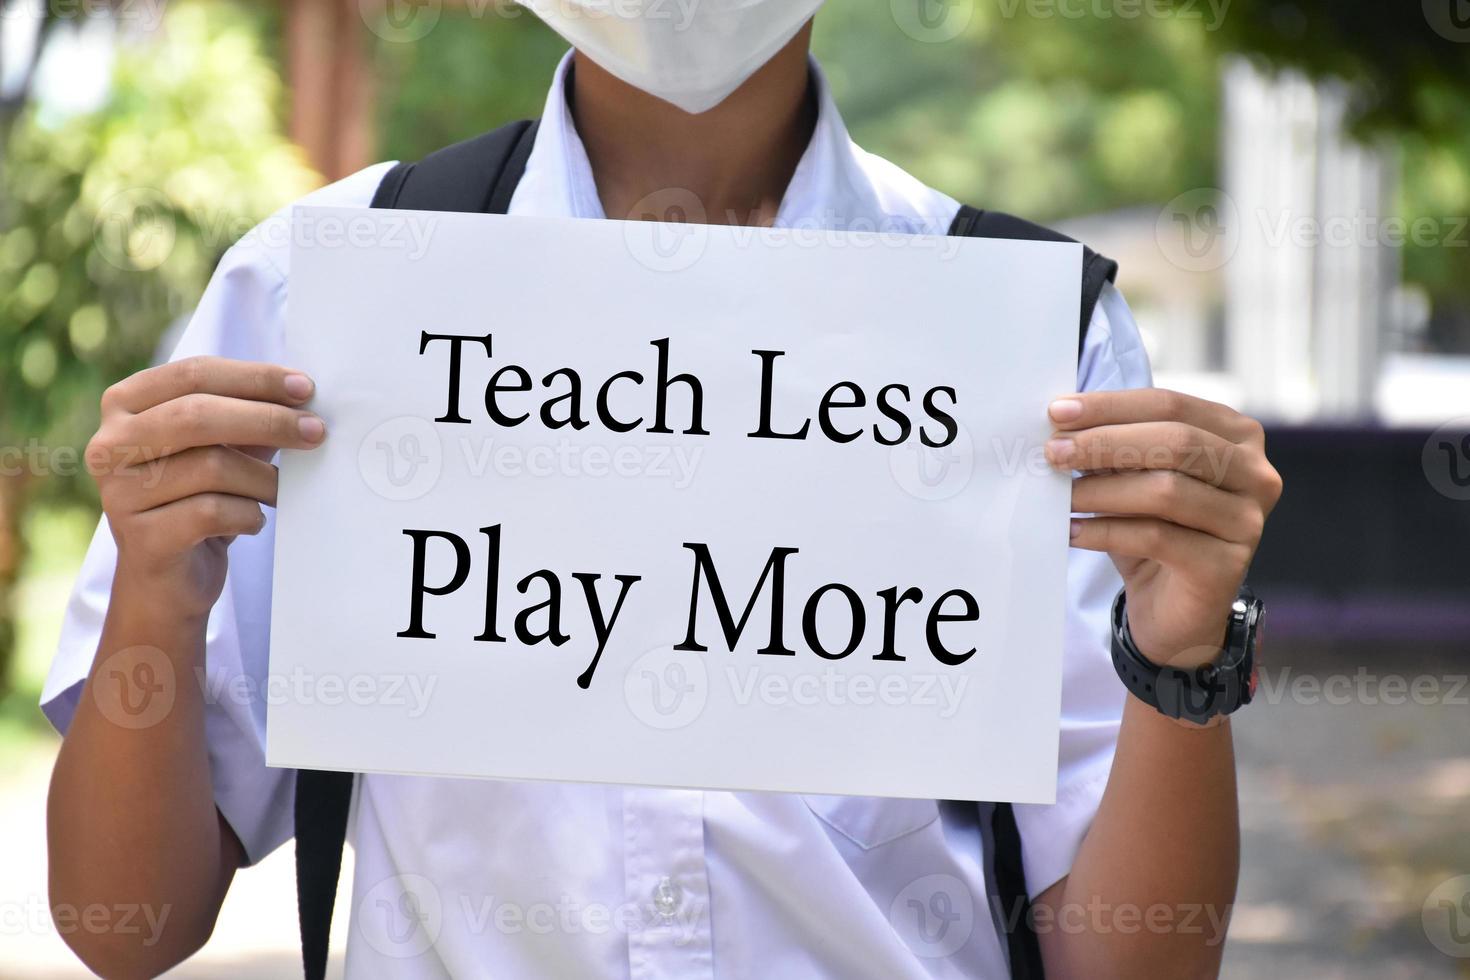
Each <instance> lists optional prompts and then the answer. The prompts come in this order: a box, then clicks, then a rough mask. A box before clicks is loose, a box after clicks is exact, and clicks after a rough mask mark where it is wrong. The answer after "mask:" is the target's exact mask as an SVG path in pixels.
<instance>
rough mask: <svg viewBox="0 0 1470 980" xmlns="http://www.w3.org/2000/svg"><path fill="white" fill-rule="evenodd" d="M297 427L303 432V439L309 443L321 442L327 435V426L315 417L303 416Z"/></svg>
mask: <svg viewBox="0 0 1470 980" xmlns="http://www.w3.org/2000/svg"><path fill="white" fill-rule="evenodd" d="M296 426H297V428H299V429H300V430H301V438H303V439H305V440H306V441H307V442H321V441H322V437H323V436H325V435H326V434H327V427H326V425H325V424H324V423H323V422H322V420H321V419H319V418H317V417H316V416H315V415H303V416H301V418H300V420H298V421H297V423H296Z"/></svg>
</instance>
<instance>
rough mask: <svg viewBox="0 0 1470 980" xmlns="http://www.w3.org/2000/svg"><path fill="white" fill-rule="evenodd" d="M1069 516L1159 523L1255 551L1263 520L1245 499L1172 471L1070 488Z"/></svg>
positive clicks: (1085, 481) (1085, 480)
mask: <svg viewBox="0 0 1470 980" xmlns="http://www.w3.org/2000/svg"><path fill="white" fill-rule="evenodd" d="M1072 510H1073V511H1074V512H1075V513H1079V514H1104V515H1119V516H1128V517H1157V518H1160V519H1162V520H1165V521H1168V522H1169V523H1171V524H1178V525H1180V526H1181V527H1187V528H1192V529H1194V530H1196V531H1203V532H1204V533H1205V534H1208V535H1211V536H1212V537H1216V538H1221V539H1222V540H1225V541H1234V542H1237V543H1240V544H1248V545H1250V546H1251V547H1254V546H1255V545H1256V543H1257V542H1259V541H1260V540H1261V531H1262V529H1263V528H1264V526H1265V517H1264V516H1263V515H1262V513H1261V508H1260V506H1259V505H1258V504H1256V503H1255V501H1254V500H1252V499H1251V498H1249V497H1244V496H1241V495H1240V494H1234V493H1227V492H1225V491H1224V490H1221V489H1219V488H1218V487H1212V486H1210V485H1209V484H1207V483H1204V482H1202V481H1200V480H1196V479H1195V478H1194V477H1192V476H1186V475H1184V474H1183V473H1179V472H1177V471H1174V470H1154V471H1150V472H1145V473H1139V472H1131V473H1103V474H1097V475H1094V476H1084V477H1081V478H1080V479H1078V480H1075V481H1074V482H1073V483H1072Z"/></svg>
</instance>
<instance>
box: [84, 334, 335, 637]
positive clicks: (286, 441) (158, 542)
mask: <svg viewBox="0 0 1470 980" xmlns="http://www.w3.org/2000/svg"><path fill="white" fill-rule="evenodd" d="M313 390H314V386H313V384H312V381H311V379H309V378H308V377H307V376H306V375H304V374H302V373H300V372H299V371H292V370H290V369H288V368H284V367H279V366H277V365H273V364H261V363H257V362H254V361H235V360H228V359H225V358H220V357H191V358H187V359H185V360H181V361H175V362H172V363H169V364H164V365H161V366H159V367H154V368H149V369H148V370H146V371H140V372H138V373H137V374H135V375H133V376H132V377H129V378H126V379H124V380H122V381H120V382H118V383H117V384H115V385H113V386H112V387H111V388H108V389H107V391H106V392H105V393H103V395H102V424H101V426H100V428H98V430H97V434H96V435H95V436H93V437H92V440H91V441H90V442H89V443H88V444H87V455H86V459H87V469H88V471H89V472H91V473H92V475H93V477H94V478H95V479H96V481H97V486H98V488H99V490H100V491H101V496H102V509H103V510H104V511H105V512H106V514H107V522H108V524H109V526H110V527H111V528H112V536H113V538H114V540H115V541H116V542H117V551H118V570H117V583H118V585H123V584H125V585H126V586H127V587H139V588H142V589H144V590H146V591H147V592H148V593H154V592H155V590H161V592H158V593H157V595H156V597H157V598H164V599H167V600H168V602H169V606H170V608H171V609H172V610H175V611H176V612H178V613H182V614H184V615H190V616H197V617H203V616H206V615H208V613H209V609H210V607H212V606H213V605H214V602H215V600H216V599H217V598H219V593H220V590H221V589H222V588H223V587H224V579H225V569H226V562H225V552H226V548H228V546H229V544H230V542H231V541H232V540H234V538H235V536H236V535H238V534H255V533H257V532H259V531H260V529H261V527H263V526H264V524H265V515H264V514H263V513H262V512H261V509H260V505H261V504H266V505H269V506H272V507H274V506H275V503H276V482H277V471H276V467H275V466H274V465H272V464H271V463H270V458H271V457H272V456H273V455H274V454H275V451H276V450H277V449H313V448H315V447H316V446H319V445H321V442H322V439H323V438H324V437H325V435H326V427H325V426H324V425H323V423H322V420H321V419H320V418H319V417H318V416H316V415H314V414H312V413H311V412H307V411H304V410H302V409H301V408H299V407H298V406H300V405H301V404H303V403H304V402H306V401H307V400H308V399H310V398H311V395H312V392H313ZM114 587H115V588H116V587H117V585H115V586H114Z"/></svg>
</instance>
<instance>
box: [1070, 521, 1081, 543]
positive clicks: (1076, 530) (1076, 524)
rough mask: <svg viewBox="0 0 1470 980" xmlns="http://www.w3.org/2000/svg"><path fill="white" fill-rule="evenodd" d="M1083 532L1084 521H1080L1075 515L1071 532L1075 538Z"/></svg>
mask: <svg viewBox="0 0 1470 980" xmlns="http://www.w3.org/2000/svg"><path fill="white" fill-rule="evenodd" d="M1081 533H1082V522H1081V521H1079V520H1077V519H1076V518H1075V517H1074V518H1073V519H1072V528H1071V531H1070V534H1071V536H1072V537H1074V538H1075V537H1076V536H1077V535H1079V534H1081Z"/></svg>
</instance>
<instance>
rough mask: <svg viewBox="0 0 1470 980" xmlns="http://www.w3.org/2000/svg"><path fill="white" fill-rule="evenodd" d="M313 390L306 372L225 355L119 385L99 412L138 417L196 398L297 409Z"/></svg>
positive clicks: (166, 367)
mask: <svg viewBox="0 0 1470 980" xmlns="http://www.w3.org/2000/svg"><path fill="white" fill-rule="evenodd" d="M314 390H315V385H314V384H313V382H312V380H311V379H310V378H308V377H307V376H306V375H305V374H302V373H301V372H300V371H295V370H292V369H291V368H285V367H281V366H280V365H279V364H262V363H259V362H257V361H237V360H232V359H230V358H225V357H187V358H184V359H183V360H179V361H172V362H170V363H168V364H160V365H159V366H157V367H152V368H149V369H147V370H146V371H139V372H138V373H137V374H135V375H133V376H132V377H129V378H124V379H123V380H122V381H119V382H118V383H117V384H115V385H113V386H112V387H111V388H108V389H107V391H106V392H105V393H104V394H103V396H102V409H103V411H104V412H108V411H112V410H120V411H124V412H131V413H133V414H137V413H139V412H145V411H147V410H148V409H150V408H153V407H154V406H157V405H162V404H163V403H164V402H167V401H172V400H173V399H175V398H182V397H183V396H185V395H195V394H208V395H224V396H226V397H229V398H243V399H247V400H249V401H260V402H275V403H277V404H280V405H300V404H301V403H302V402H304V401H306V400H307V399H309V398H310V397H311V395H312V392H313V391H314Z"/></svg>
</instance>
